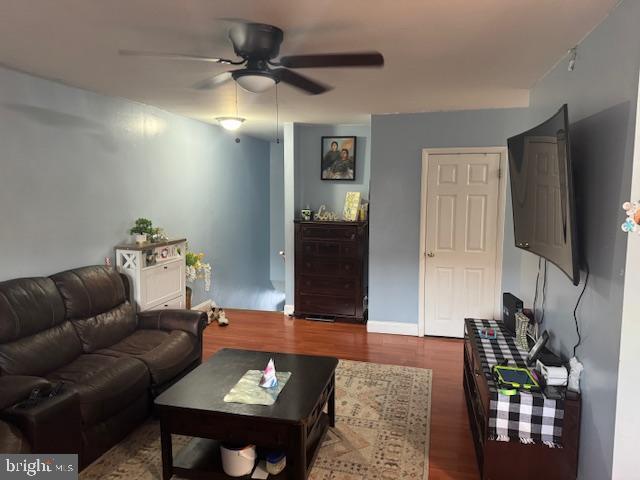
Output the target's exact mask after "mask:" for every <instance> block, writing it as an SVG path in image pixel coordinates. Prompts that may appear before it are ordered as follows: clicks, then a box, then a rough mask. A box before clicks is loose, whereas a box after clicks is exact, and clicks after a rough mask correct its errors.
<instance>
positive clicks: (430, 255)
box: [427, 252, 436, 258]
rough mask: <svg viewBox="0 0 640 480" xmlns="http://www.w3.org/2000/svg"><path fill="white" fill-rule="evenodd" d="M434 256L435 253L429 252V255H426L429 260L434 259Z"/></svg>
mask: <svg viewBox="0 0 640 480" xmlns="http://www.w3.org/2000/svg"><path fill="white" fill-rule="evenodd" d="M435 256H436V254H435V253H433V252H429V253H427V257H429V258H433V257H435Z"/></svg>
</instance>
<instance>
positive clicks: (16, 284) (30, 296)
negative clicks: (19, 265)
mask: <svg viewBox="0 0 640 480" xmlns="http://www.w3.org/2000/svg"><path fill="white" fill-rule="evenodd" d="M80 353H82V347H81V344H80V339H79V337H78V335H77V334H76V332H75V330H74V328H73V326H72V325H71V324H70V323H69V322H68V321H66V319H65V310H64V303H63V301H62V297H61V296H60V293H59V292H58V290H57V288H56V286H55V284H54V283H53V281H51V280H50V279H48V278H20V279H16V280H9V281H6V282H2V283H0V373H2V374H16V375H17V374H19V375H41V374H43V373H46V372H49V371H51V370H55V369H56V368H58V367H60V366H62V365H64V364H65V363H68V362H69V361H71V360H73V359H74V358H76V357H77V356H78V355H80Z"/></svg>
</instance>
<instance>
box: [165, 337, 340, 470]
mask: <svg viewBox="0 0 640 480" xmlns="http://www.w3.org/2000/svg"><path fill="white" fill-rule="evenodd" d="M269 358H273V360H274V362H275V365H276V369H277V370H279V371H283V372H291V378H290V379H289V381H288V382H287V384H286V385H285V387H284V389H283V390H282V392H281V393H280V396H279V397H278V400H277V401H276V403H275V404H274V405H272V406H269V407H266V406H262V405H244V404H238V403H225V402H224V400H223V398H224V396H225V395H226V394H227V393H228V392H229V390H230V389H231V388H232V387H233V386H234V385H235V384H236V383H237V381H238V380H240V377H242V375H244V374H245V372H246V371H247V370H261V369H263V368H264V367H265V366H266V364H267V362H268V361H269ZM337 365H338V360H337V359H336V358H333V357H316V356H308V355H292V354H286V353H268V352H253V351H248V350H234V349H224V350H220V351H219V352H218V353H216V354H215V355H214V356H213V357H211V358H210V359H209V360H208V361H207V362H205V363H203V364H202V365H200V366H199V367H198V368H196V369H195V370H193V371H192V372H190V373H189V374H188V375H186V376H185V377H184V378H182V379H181V380H180V381H179V382H177V383H176V384H175V385H173V386H172V387H170V388H169V389H168V390H166V391H165V392H164V393H162V394H161V395H160V396H158V398H156V400H155V404H156V407H157V411H158V414H159V416H160V436H161V445H162V478H163V480H169V479H170V478H171V476H172V475H174V474H175V475H178V476H180V477H184V478H196V479H205V478H206V479H230V478H232V477H229V476H228V475H226V474H225V473H224V471H223V470H222V463H221V460H220V452H219V445H220V442H231V443H239V444H254V445H257V446H259V447H264V448H269V449H275V450H281V451H284V452H286V455H287V467H286V468H285V470H284V471H283V472H282V473H281V474H279V475H276V476H275V477H274V476H273V475H270V476H269V478H275V479H285V478H288V479H292V480H305V479H306V478H307V477H308V475H309V472H310V471H311V467H312V466H313V462H314V460H315V458H316V455H317V453H318V450H319V448H320V444H321V443H322V438H323V437H324V434H325V433H326V431H327V428H328V426H329V425H331V426H334V424H335V369H336V366H337ZM325 405H327V412H328V414H327V413H325V412H324V406H325ZM171 434H178V435H187V436H190V437H194V438H193V439H192V440H191V442H190V443H189V444H188V445H187V446H186V447H185V448H183V449H182V451H180V452H179V453H178V454H177V455H176V456H175V457H174V456H173V451H172V443H171ZM246 478H249V477H246Z"/></svg>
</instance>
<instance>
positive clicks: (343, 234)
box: [302, 225, 358, 241]
mask: <svg viewBox="0 0 640 480" xmlns="http://www.w3.org/2000/svg"><path fill="white" fill-rule="evenodd" d="M357 237H358V228H357V227H355V226H353V225H339V226H338V225H336V226H335V227H331V226H327V225H304V226H303V227H302V238H304V239H305V240H306V239H312V238H320V239H326V240H343V241H344V240H346V241H355V239H356V238H357Z"/></svg>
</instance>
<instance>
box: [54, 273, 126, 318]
mask: <svg viewBox="0 0 640 480" xmlns="http://www.w3.org/2000/svg"><path fill="white" fill-rule="evenodd" d="M51 279H52V280H53V281H54V282H55V284H56V286H57V287H58V290H59V291H60V294H61V295H62V299H63V300H64V306H65V308H66V316H67V318H88V317H94V316H96V315H98V314H100V313H104V312H106V311H108V310H111V309H112V308H113V307H115V306H117V305H120V304H121V303H124V301H125V300H126V295H125V289H124V284H123V283H122V279H121V278H120V274H119V273H118V272H117V271H116V270H115V269H113V268H110V267H103V266H101V265H94V266H90V267H82V268H75V269H73V270H67V271H66V272H60V273H56V274H55V275H52V276H51Z"/></svg>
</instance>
